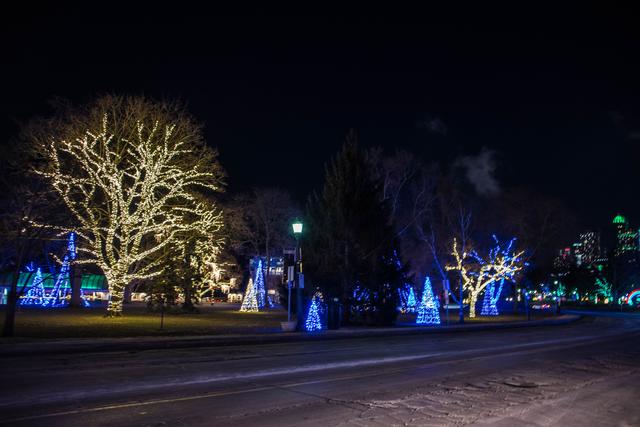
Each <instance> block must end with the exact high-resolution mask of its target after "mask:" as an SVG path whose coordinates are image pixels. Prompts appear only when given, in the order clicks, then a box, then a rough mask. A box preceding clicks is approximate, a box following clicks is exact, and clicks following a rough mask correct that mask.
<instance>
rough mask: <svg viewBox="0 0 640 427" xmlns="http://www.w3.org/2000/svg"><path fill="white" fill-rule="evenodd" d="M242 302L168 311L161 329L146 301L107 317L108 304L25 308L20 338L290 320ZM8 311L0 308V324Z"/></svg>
mask: <svg viewBox="0 0 640 427" xmlns="http://www.w3.org/2000/svg"><path fill="white" fill-rule="evenodd" d="M239 308H240V305H239V304H227V303H216V305H215V306H210V305H202V306H199V307H198V309H199V310H200V313H198V314H166V313H165V315H164V327H163V329H162V330H161V329H160V313H150V312H148V311H147V308H146V305H144V304H142V303H132V304H128V305H126V306H125V308H124V315H123V316H122V317H119V318H105V317H104V315H105V313H106V306H103V307H91V308H84V309H66V308H62V309H36V308H25V307H21V308H20V311H19V312H18V313H17V314H16V337H20V338H71V337H73V338H93V337H135V336H150V335H155V336H167V335H169V336H171V335H173V336H175V335H208V334H234V333H255V332H276V331H279V330H280V322H281V321H283V320H287V313H286V311H283V310H272V311H265V312H260V313H240V312H239V311H238V309H239ZM3 322H4V310H0V325H1V324H2V323H3Z"/></svg>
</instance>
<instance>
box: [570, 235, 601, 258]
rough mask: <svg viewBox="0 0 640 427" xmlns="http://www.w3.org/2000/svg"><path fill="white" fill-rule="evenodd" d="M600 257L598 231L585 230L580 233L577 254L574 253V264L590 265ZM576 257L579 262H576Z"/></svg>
mask: <svg viewBox="0 0 640 427" xmlns="http://www.w3.org/2000/svg"><path fill="white" fill-rule="evenodd" d="M599 257H600V233H598V232H595V231H587V232H586V233H581V234H580V245H579V254H578V253H576V264H577V265H580V264H586V265H590V264H592V263H593V262H595V261H596V260H597V259H598V258H599ZM578 259H579V260H580V263H578Z"/></svg>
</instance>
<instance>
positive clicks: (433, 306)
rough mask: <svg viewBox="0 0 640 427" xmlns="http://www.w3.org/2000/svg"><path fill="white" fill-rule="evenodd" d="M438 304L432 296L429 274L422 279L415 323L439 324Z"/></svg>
mask: <svg viewBox="0 0 640 427" xmlns="http://www.w3.org/2000/svg"><path fill="white" fill-rule="evenodd" d="M439 309H440V304H439V303H438V300H437V299H436V298H434V296H433V289H432V288H431V280H430V279H429V276H427V277H426V279H425V280H424V289H423V290H422V300H421V301H420V305H419V306H418V316H417V317H416V324H417V325H439V324H440V310H439Z"/></svg>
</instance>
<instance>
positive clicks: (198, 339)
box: [0, 314, 581, 357]
mask: <svg viewBox="0 0 640 427" xmlns="http://www.w3.org/2000/svg"><path fill="white" fill-rule="evenodd" d="M580 318H581V316H580V315H569V314H565V315H561V316H558V317H552V318H546V319H541V320H532V321H520V322H506V323H498V322H496V323H475V324H462V325H461V324H453V325H449V326H444V325H442V326H413V325H399V326H394V327H387V328H341V329H338V330H331V331H322V332H318V333H304V332H286V333H285V332H282V333H263V334H250V335H245V334H242V335H215V336H211V335H209V336H206V335H205V336H182V337H131V338H95V339H93V338H70V339H55V340H42V341H38V342H33V341H32V342H21V343H4V344H0V357H19V356H31V355H44V354H65V353H67V354H68V353H98V352H117V351H129V352H131V351H144V350H161V349H178V348H197V347H216V346H234V345H259V344H276V343H286V342H295V341H317V340H339V339H351V338H371V337H390V336H394V337H395V336H405V335H421V334H434V333H451V332H470V331H486V330H495V329H512V328H523V327H533V326H554V325H564V324H567V323H571V322H575V321H577V320H578V319H580Z"/></svg>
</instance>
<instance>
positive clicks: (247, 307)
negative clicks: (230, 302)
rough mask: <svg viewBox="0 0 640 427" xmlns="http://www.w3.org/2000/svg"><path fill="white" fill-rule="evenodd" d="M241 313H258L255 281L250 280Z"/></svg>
mask: <svg viewBox="0 0 640 427" xmlns="http://www.w3.org/2000/svg"><path fill="white" fill-rule="evenodd" d="M240 311H258V297H257V292H256V287H255V286H254V285H253V279H251V278H249V284H248V285H247V289H246V291H245V292H244V298H243V299H242V305H241V306H240Z"/></svg>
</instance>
